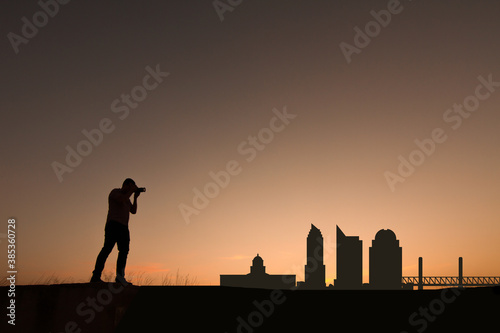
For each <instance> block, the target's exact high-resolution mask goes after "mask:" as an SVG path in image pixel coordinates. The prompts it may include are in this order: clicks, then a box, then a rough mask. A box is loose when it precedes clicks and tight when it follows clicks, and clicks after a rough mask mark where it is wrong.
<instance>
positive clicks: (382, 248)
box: [370, 229, 403, 289]
mask: <svg viewBox="0 0 500 333" xmlns="http://www.w3.org/2000/svg"><path fill="white" fill-rule="evenodd" d="M402 276H403V249H402V248H401V247H400V246H399V241H398V240H397V239H396V234H395V233H394V232H393V231H392V230H390V229H382V230H380V231H379V232H377V234H376V235H375V239H374V240H373V242H372V246H371V247H370V288H375V289H400V288H401V279H402Z"/></svg>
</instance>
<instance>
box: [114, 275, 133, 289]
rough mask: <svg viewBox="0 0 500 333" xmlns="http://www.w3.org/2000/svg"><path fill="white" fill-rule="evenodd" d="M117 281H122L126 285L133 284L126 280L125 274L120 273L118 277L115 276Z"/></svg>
mask: <svg viewBox="0 0 500 333" xmlns="http://www.w3.org/2000/svg"><path fill="white" fill-rule="evenodd" d="M115 282H116V283H121V284H122V285H124V286H125V287H127V286H133V284H132V283H130V282H128V281H127V280H125V277H123V276H120V275H117V276H116V278H115Z"/></svg>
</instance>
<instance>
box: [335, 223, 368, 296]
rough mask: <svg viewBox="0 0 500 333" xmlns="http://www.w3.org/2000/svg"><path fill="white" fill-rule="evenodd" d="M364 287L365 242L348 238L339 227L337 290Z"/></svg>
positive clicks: (353, 237)
mask: <svg viewBox="0 0 500 333" xmlns="http://www.w3.org/2000/svg"><path fill="white" fill-rule="evenodd" d="M362 285H363V241H361V240H360V239H359V237H358V236H346V235H345V234H344V233H343V232H342V230H340V228H339V226H337V278H336V279H335V281H334V286H335V288H339V289H360V288H361V287H362Z"/></svg>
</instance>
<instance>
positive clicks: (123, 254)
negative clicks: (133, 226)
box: [116, 225, 130, 279]
mask: <svg viewBox="0 0 500 333" xmlns="http://www.w3.org/2000/svg"><path fill="white" fill-rule="evenodd" d="M117 245H118V259H117V260H116V277H117V279H121V278H123V279H124V278H125V265H126V264H127V256H128V251H129V246H130V232H129V230H128V227H127V226H121V225H120V233H119V237H118V240H117Z"/></svg>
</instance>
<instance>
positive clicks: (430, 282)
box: [402, 276, 500, 287]
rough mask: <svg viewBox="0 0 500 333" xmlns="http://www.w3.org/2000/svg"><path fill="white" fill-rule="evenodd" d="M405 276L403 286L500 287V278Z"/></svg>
mask: <svg viewBox="0 0 500 333" xmlns="http://www.w3.org/2000/svg"><path fill="white" fill-rule="evenodd" d="M421 279H422V281H420V278H419V277H418V276H403V278H402V283H403V284H413V285H416V286H419V285H422V286H464V287H469V286H470V287H472V286H474V287H486V286H497V285H500V276H462V277H458V276H423V277H421Z"/></svg>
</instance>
